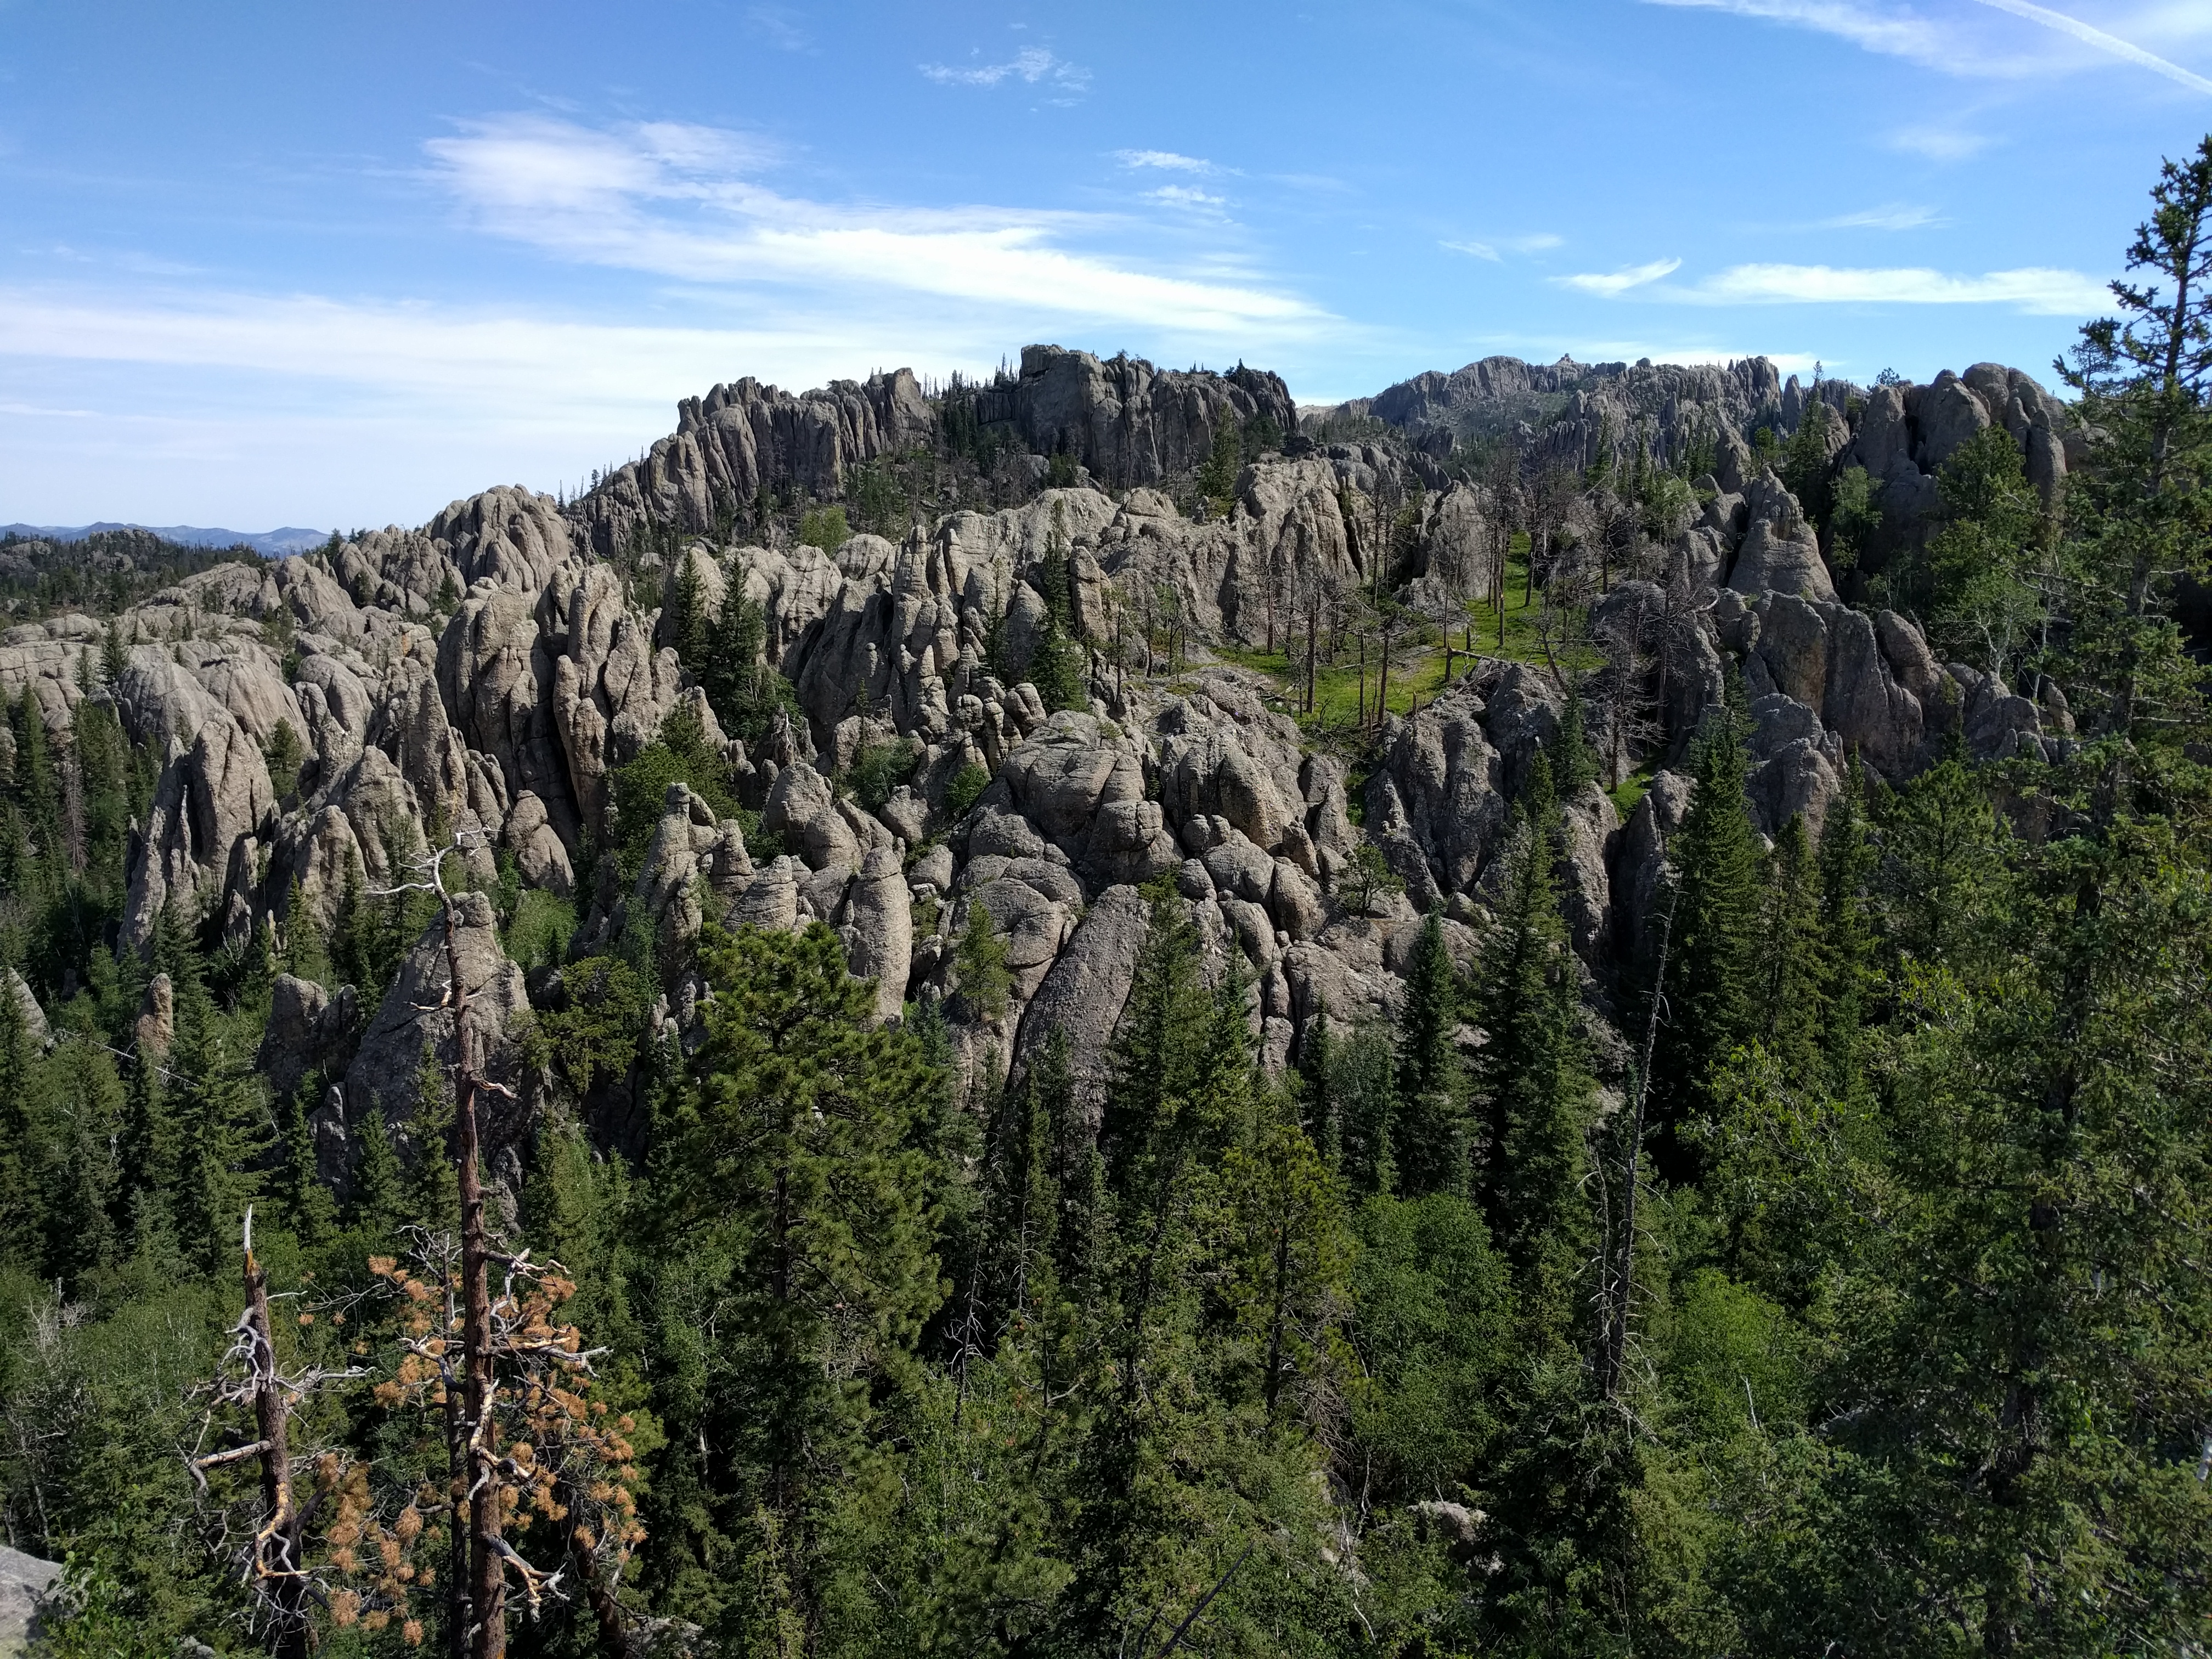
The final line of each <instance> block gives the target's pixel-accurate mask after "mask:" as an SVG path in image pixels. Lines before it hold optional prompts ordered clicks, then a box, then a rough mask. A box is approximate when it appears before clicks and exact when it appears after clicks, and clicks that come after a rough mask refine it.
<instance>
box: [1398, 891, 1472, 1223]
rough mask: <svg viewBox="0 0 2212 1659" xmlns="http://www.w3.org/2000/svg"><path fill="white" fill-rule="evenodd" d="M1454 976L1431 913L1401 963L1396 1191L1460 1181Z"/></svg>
mask: <svg viewBox="0 0 2212 1659" xmlns="http://www.w3.org/2000/svg"><path fill="white" fill-rule="evenodd" d="M1459 991H1460V987H1459V974H1458V971H1457V970H1456V969H1454V968H1453V966H1452V960H1451V954H1450V952H1449V951H1448V950H1446V949H1445V946H1444V934H1443V920H1442V918H1441V917H1440V916H1439V915H1438V914H1437V912H1436V911H1434V910H1431V912H1430V913H1429V914H1428V915H1427V916H1426V917H1425V918H1424V919H1423V921H1422V922H1421V931H1420V933H1419V935H1418V936H1416V938H1415V939H1414V941H1413V959H1412V960H1411V961H1410V962H1408V963H1407V966H1406V1001H1405V1006H1404V1008H1403V1010H1402V1012H1401V1013H1400V1015H1399V1019H1398V1098H1399V1109H1398V1112H1397V1115H1396V1116H1397V1123H1398V1133H1397V1135H1396V1138H1395V1147H1394V1150H1395V1152H1396V1155H1397V1166H1398V1173H1399V1178H1400V1184H1401V1190H1403V1191H1404V1192H1406V1193H1407V1194H1410V1195H1419V1194H1422V1193H1430V1192H1440V1191H1456V1190H1459V1189H1461V1188H1464V1186H1465V1185H1466V1182H1467V1160H1468V1144H1467V1124H1466V1121H1465V1118H1466V1110H1467V1086H1466V1078H1465V1075H1464V1073H1463V1070H1462V1066H1461V1065H1460V1061H1459V1054H1458V1051H1457V1049H1456V1048H1454V1046H1453V1042H1452V1036H1453V1033H1454V1032H1455V1030H1457V1029H1458V1025H1459V1001H1460V995H1459Z"/></svg>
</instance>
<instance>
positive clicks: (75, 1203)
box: [46, 1031, 124, 1285]
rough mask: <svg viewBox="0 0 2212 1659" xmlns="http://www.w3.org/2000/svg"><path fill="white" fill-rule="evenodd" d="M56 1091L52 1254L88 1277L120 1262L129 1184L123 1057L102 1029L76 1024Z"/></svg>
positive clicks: (58, 1066)
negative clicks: (103, 1041) (118, 1067)
mask: <svg viewBox="0 0 2212 1659" xmlns="http://www.w3.org/2000/svg"><path fill="white" fill-rule="evenodd" d="M51 1066H52V1088H51V1091H50V1095H49V1098H50V1100H51V1103H52V1108H51V1109H52V1114H53V1117H54V1125H53V1127H54V1135H55V1139H56V1141H57V1142H58V1146H57V1147H56V1152H57V1168H56V1169H55V1171H54V1175H53V1177H52V1179H53V1182H54V1186H53V1190H52V1194H51V1197H50V1200H49V1201H48V1203H47V1205H46V1264H47V1269H48V1271H49V1272H50V1273H52V1274H53V1275H54V1276H55V1277H57V1278H60V1279H65V1280H68V1281H69V1282H70V1283H72V1284H75V1285H82V1283H83V1281H84V1279H85V1277H86V1275H88V1274H90V1273H95V1272H97V1271H99V1270H100V1269H101V1268H104V1267H112V1266H113V1265H114V1263H115V1261H116V1259H117V1257H118V1255H119V1254H120V1247H119V1243H118V1235H117V1230H116V1226H115V1205H116V1194H117V1192H118V1188H119V1186H120V1184H121V1174H122V1171H121V1170H120V1169H119V1168H118V1162H117V1156H116V1154H117V1148H118V1139H119V1134H120V1130H121V1126H122V1121H123V1111H124V1097H123V1085H122V1084H121V1083H120V1082H119V1081H118V1079H117V1077H116V1075H115V1062H114V1061H113V1060H111V1059H110V1058H109V1057H108V1054H107V1052H106V1049H105V1048H102V1047H101V1046H100V1042H99V1041H98V1040H97V1038H95V1037H94V1036H92V1035H91V1034H89V1033H88V1032H82V1031H76V1032H72V1033H70V1035H69V1036H67V1037H66V1038H64V1040H63V1042H62V1043H61V1045H60V1046H59V1047H58V1048H56V1049H55V1051H54V1054H53V1058H52V1061H51Z"/></svg>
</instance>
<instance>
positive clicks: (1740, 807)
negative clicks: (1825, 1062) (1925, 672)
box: [1652, 711, 1764, 1177]
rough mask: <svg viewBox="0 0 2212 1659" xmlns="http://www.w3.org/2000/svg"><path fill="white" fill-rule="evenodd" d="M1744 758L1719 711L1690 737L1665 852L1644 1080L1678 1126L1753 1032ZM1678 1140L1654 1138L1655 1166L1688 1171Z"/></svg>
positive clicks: (1755, 955)
mask: <svg viewBox="0 0 2212 1659" xmlns="http://www.w3.org/2000/svg"><path fill="white" fill-rule="evenodd" d="M1746 764H1747V763H1746V757H1745V754H1744V749H1743V739H1742V737H1741V733H1740V732H1739V731H1738V729H1737V726H1736V722H1735V719H1734V718H1733V716H1731V715H1729V714H1724V713H1721V712H1718V711H1717V712H1716V713H1715V714H1714V715H1713V716H1712V717H1711V719H1710V720H1709V721H1708V724H1707V726H1706V730H1705V734H1704V735H1703V736H1702V737H1701V738H1699V743H1698V755H1697V785H1698V787H1697V793H1695V794H1694V795H1693V796H1692V798H1691V801H1690V810H1689V812H1688V814H1687V815H1686V817H1684V819H1683V821H1682V828H1681V830H1680V833H1679V834H1678V835H1677V836H1676V838H1675V841H1674V845H1673V846H1671V847H1670V848H1668V857H1669V860H1670V861H1671V862H1672V863H1673V865H1674V871H1675V876H1674V892H1673V894H1672V895H1671V896H1670V897H1669V899H1668V903H1669V905H1670V906H1671V908H1672V914H1673V947H1672V958H1673V959H1672V961H1671V962H1670V963H1669V964H1668V978H1667V983H1666V985H1665V987H1663V989H1664V992H1665V994H1666V998H1667V1004H1668V1018H1667V1019H1666V1020H1665V1022H1664V1023H1663V1024H1662V1029H1661V1033H1660V1048H1659V1053H1658V1057H1657V1059H1656V1061H1655V1067H1654V1075H1653V1078H1652V1085H1653V1089H1654V1094H1655V1099H1656V1103H1657V1104H1658V1108H1659V1109H1658V1113H1657V1116H1658V1120H1659V1121H1660V1123H1661V1124H1662V1126H1664V1127H1666V1128H1668V1130H1677V1129H1679V1127H1680V1125H1681V1124H1682V1123H1683V1122H1684V1121H1686V1120H1687V1119H1690V1118H1692V1117H1695V1116H1697V1115H1699V1114H1700V1113H1701V1112H1702V1111H1703V1110H1704V1109H1705V1107H1706V1106H1707V1104H1708V1103H1709V1091H1710V1086H1711V1079H1712V1077H1713V1075H1714V1072H1715V1068H1716V1067H1717V1066H1721V1065H1722V1064H1724V1063H1725V1062H1726V1060H1727V1059H1728V1057H1729V1055H1730V1054H1733V1053H1734V1052H1735V1048H1736V1047H1737V1045H1738V1044H1740V1043H1741V1042H1744V1041H1746V1040H1747V1038H1749V1037H1750V1036H1752V1035H1753V1019H1754V1011H1755V1007H1756V1004H1755V1000H1754V998H1755V994H1756V986H1755V982H1754V981H1755V978H1756V974H1757V969H1756V966H1755V964H1756V963H1757V962H1758V960H1759V921H1760V917H1759V908H1760V907H1759V898H1760V890H1761V888H1762V887H1763V885H1764V883H1763V882H1762V880H1761V871H1760V863H1761V860H1760V857H1759V845H1758V842H1756V840H1754V838H1753V831H1752V827H1751V815H1750V808H1749V806H1748V805H1747V803H1746V801H1745V799H1744V776H1745V770H1746ZM1689 1164H1690V1160H1689V1159H1688V1158H1687V1156H1686V1152H1685V1149H1684V1147H1683V1145H1682V1143H1681V1142H1680V1140H1679V1139H1668V1140H1667V1141H1665V1142H1662V1165H1664V1166H1671V1167H1669V1168H1668V1173H1669V1174H1670V1175H1674V1176H1678V1177H1679V1176H1682V1175H1685V1174H1687V1173H1689Z"/></svg>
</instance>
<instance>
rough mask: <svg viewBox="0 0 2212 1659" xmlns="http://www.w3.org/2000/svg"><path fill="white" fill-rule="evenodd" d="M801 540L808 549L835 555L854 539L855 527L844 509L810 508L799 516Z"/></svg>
mask: <svg viewBox="0 0 2212 1659" xmlns="http://www.w3.org/2000/svg"><path fill="white" fill-rule="evenodd" d="M852 539H853V526H851V525H849V524H848V523H847V522H846V521H845V509H844V508H843V507H808V508H807V509H806V511H805V512H804V513H800V514H799V540H800V542H801V543H803V544H805V545H806V546H808V547H818V548H820V549H821V550H823V552H824V553H835V552H836V550H838V549H839V548H841V547H842V546H844V544H846V543H847V542H849V541H851V540H852Z"/></svg>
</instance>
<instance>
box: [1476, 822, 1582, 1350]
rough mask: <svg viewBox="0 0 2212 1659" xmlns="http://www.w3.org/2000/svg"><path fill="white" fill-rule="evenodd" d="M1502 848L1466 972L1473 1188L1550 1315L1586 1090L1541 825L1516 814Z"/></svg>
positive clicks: (1568, 1249) (1566, 1270)
mask: <svg viewBox="0 0 2212 1659" xmlns="http://www.w3.org/2000/svg"><path fill="white" fill-rule="evenodd" d="M1505 857H1506V860H1507V878H1506V888H1505V893H1504V901H1503V902H1502V904H1501V905H1500V907H1499V910H1498V920H1497V922H1496V924H1495V925H1494V926H1493V927H1492V930H1491V932H1490V933H1489V935H1488V937H1487V938H1486V939H1485V941H1484V945H1483V952H1482V960H1481V963H1480V967H1479V969H1478V971H1477V973H1476V975H1475V983H1476V987H1477V990H1476V995H1475V1006H1474V1012H1475V1017H1476V1018H1477V1020H1478V1022H1479V1023H1480V1025H1481V1028H1482V1030H1483V1032H1484V1036H1485V1039H1486V1040H1485V1042H1484V1043H1483V1046H1482V1048H1480V1050H1478V1051H1477V1058H1476V1062H1475V1076H1474V1092H1475V1097H1476V1099H1477V1101H1478V1102H1479V1103H1480V1111H1481V1117H1482V1121H1483V1124H1484V1128H1485V1136H1486V1146H1485V1149H1484V1158H1483V1165H1482V1173H1481V1177H1480V1186H1479V1190H1480V1198H1481V1202H1482V1207H1483V1212H1484V1216H1485V1218H1486V1219H1487V1221H1488V1222H1489V1225H1490V1231H1491V1236H1492V1238H1493V1239H1494V1240H1495V1241H1496V1242H1497V1244H1498V1249H1500V1251H1501V1252H1502V1253H1503V1254H1504V1256H1505V1258H1506V1260H1507V1261H1510V1263H1511V1264H1512V1266H1513V1267H1514V1269H1515V1271H1516V1274H1517V1275H1518V1276H1519V1277H1520V1279H1522V1283H1523V1284H1524V1285H1526V1286H1527V1287H1528V1290H1529V1291H1530V1292H1531V1299H1532V1301H1533V1302H1534V1303H1537V1304H1542V1305H1544V1306H1545V1307H1547V1309H1549V1310H1551V1313H1552V1316H1554V1317H1557V1316H1559V1314H1560V1313H1561V1312H1562V1310H1563V1308H1564V1304H1565V1298H1566V1294H1567V1289H1568V1286H1567V1282H1566V1281H1567V1279H1568V1278H1569V1276H1570V1275H1571V1273H1573V1271H1574V1270H1575V1267H1576V1266H1577V1264H1578V1262H1579V1261H1580V1260H1581V1259H1582V1258H1583V1255H1584V1254H1585V1253H1586V1249H1587V1246H1588V1242H1589V1241H1588V1235H1589V1224H1588V1212H1589V1206H1588V1204H1587V1202H1586V1201H1585V1200H1583V1197H1582V1194H1581V1182H1582V1174H1583V1150H1582V1148H1583V1129H1584V1127H1585V1126H1586V1125H1587V1124H1588V1122H1589V1116H1590V1114H1591V1111H1592V1110H1593V1108H1594V1099H1593V1093H1594V1091H1593V1088H1592V1085H1591V1081H1590V1078H1589V1066H1588V1060H1587V1058H1586V1056H1585V1054H1584V1053H1583V1039H1582V1036H1581V1030H1580V1011H1579V1009H1578V1007H1577V1001H1578V1000H1579V999H1578V992H1579V976H1578V975H1577V972H1576V964H1575V963H1574V959H1573V957H1572V954H1571V951H1569V950H1568V948H1567V945H1566V929H1565V926H1564V925H1563V924H1562V923H1561V921H1560V920H1559V902H1558V897H1557V893H1556V889H1555V888H1554V886H1553V879H1552V851H1551V848H1550V846H1549V845H1548V843H1547V838H1546V836H1545V834H1544V826H1543V825H1542V824H1541V823H1540V822H1539V821H1538V820H1536V819H1534V818H1532V817H1527V816H1523V817H1522V819H1521V821H1520V823H1518V824H1516V826H1515V829H1514V833H1513V839H1512V841H1511V842H1510V845H1509V846H1508V848H1507V850H1506V854H1505Z"/></svg>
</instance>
